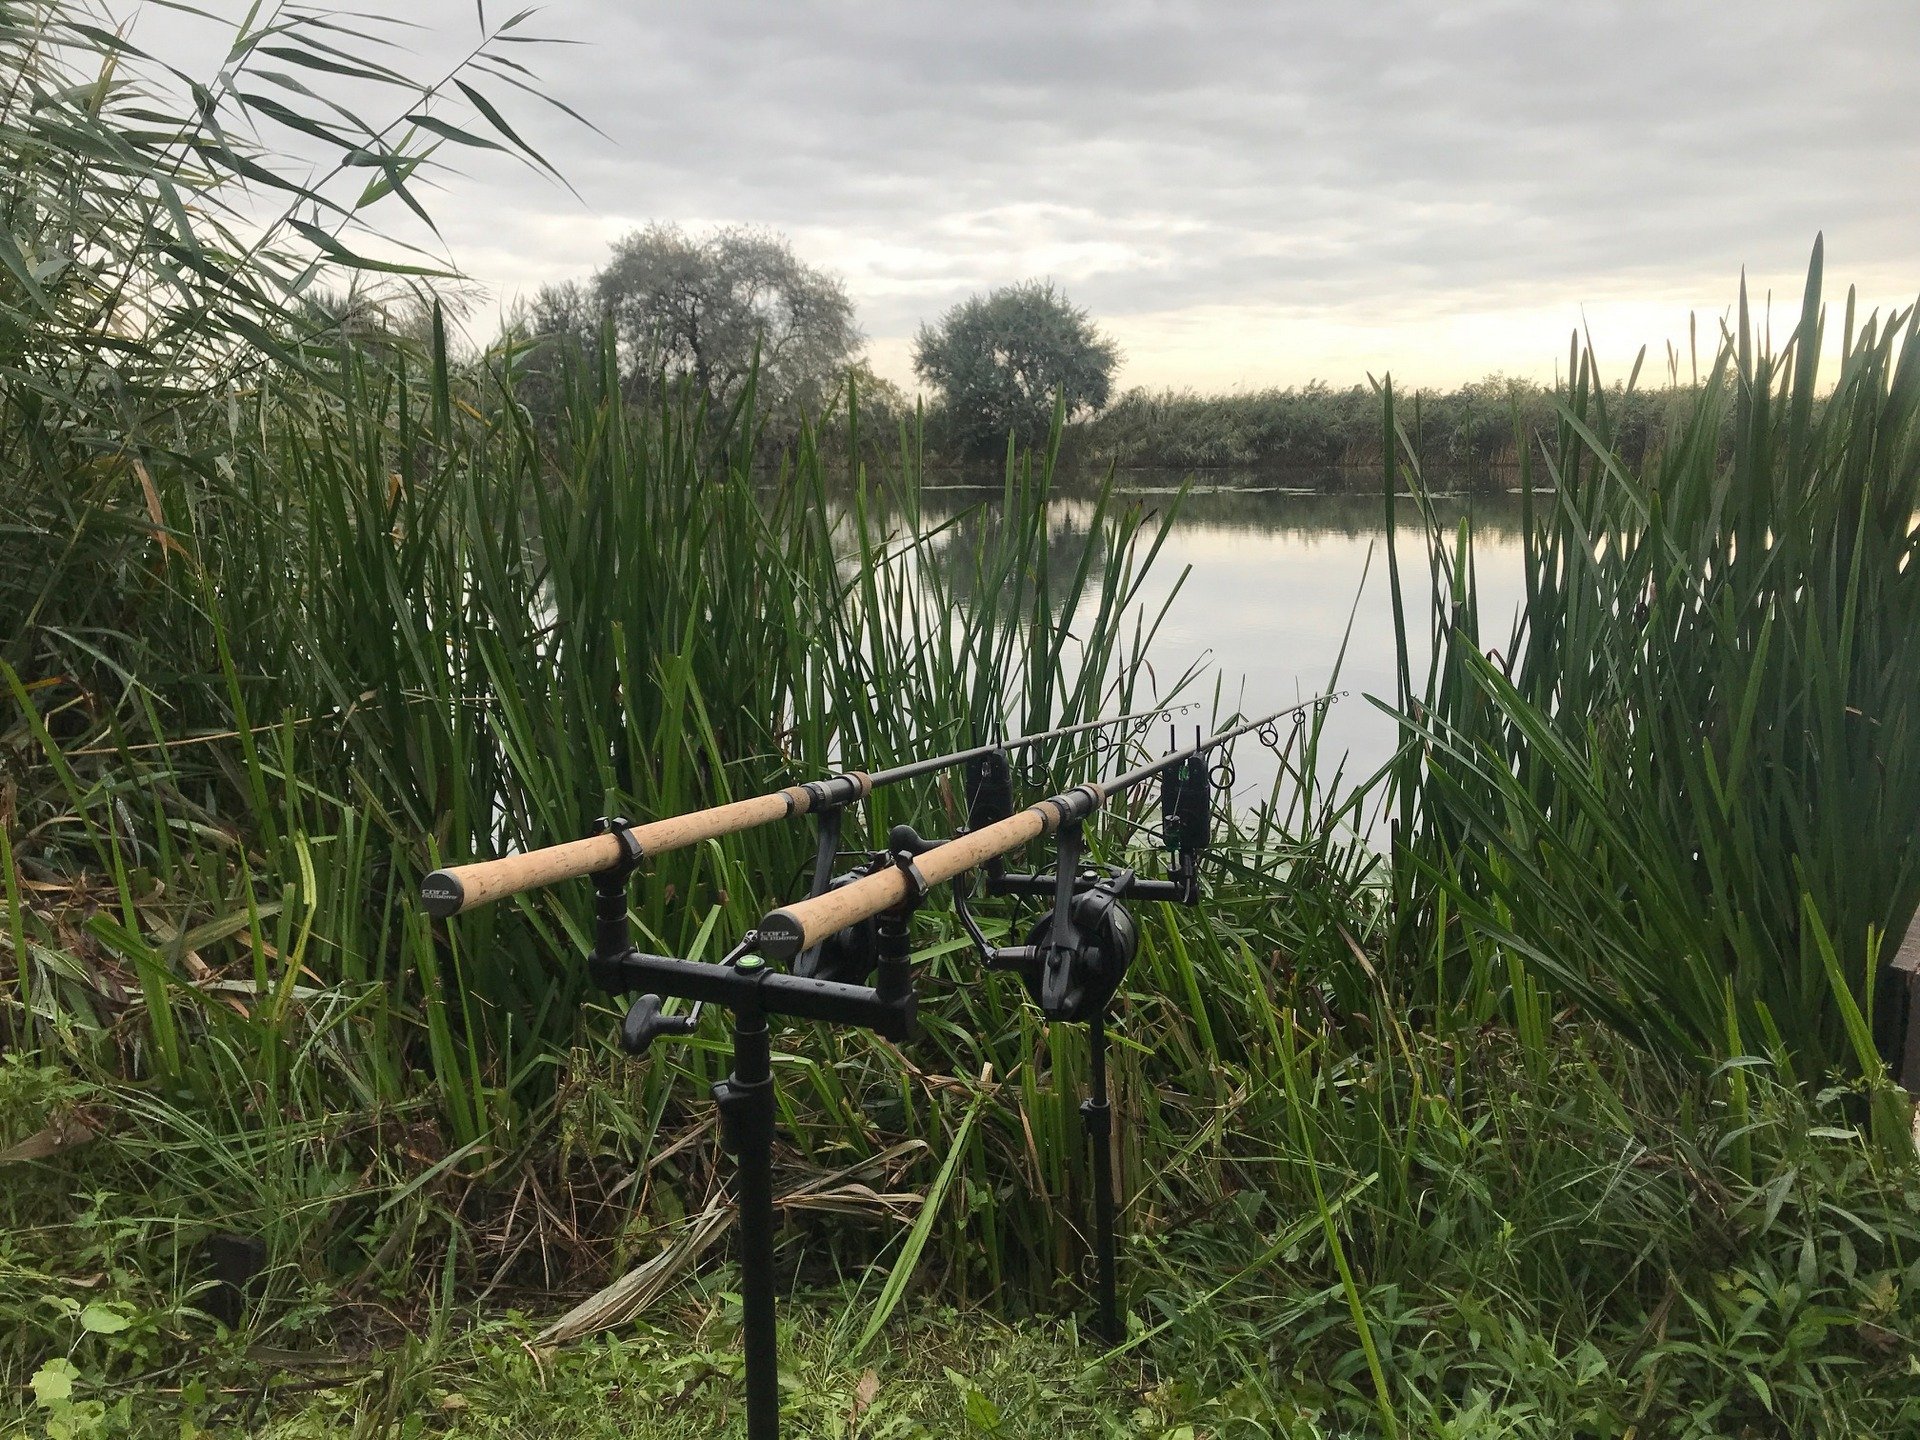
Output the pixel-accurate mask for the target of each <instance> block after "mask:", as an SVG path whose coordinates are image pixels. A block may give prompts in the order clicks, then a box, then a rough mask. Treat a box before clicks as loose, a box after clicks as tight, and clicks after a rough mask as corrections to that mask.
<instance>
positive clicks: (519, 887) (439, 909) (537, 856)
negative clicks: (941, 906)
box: [420, 771, 872, 916]
mask: <svg viewBox="0 0 1920 1440" xmlns="http://www.w3.org/2000/svg"><path fill="white" fill-rule="evenodd" d="M839 778H843V779H846V780H850V781H852V782H854V783H853V785H852V787H851V788H852V789H854V790H857V792H858V793H857V794H856V795H854V796H852V798H854V799H865V798H866V796H867V794H868V793H869V792H870V791H871V789H872V781H871V780H869V778H868V777H867V776H866V775H865V774H864V773H861V772H859V771H854V772H852V773H851V774H849V775H847V776H845V777H839ZM814 795H815V790H814V789H810V788H809V787H808V786H805V785H789V786H788V787H787V788H786V789H784V790H776V791H774V792H773V793H771V794H768V795H756V796H754V797H753V798H752V799H749V800H735V801H732V802H730V803H729V804H726V805H715V806H713V807H711V808H710V809H706V810H695V811H693V812H692V813H690V814H686V815H670V816H668V817H667V818H666V819H664V820H654V821H650V822H649V823H647V824H645V825H635V826H633V827H632V828H631V829H629V830H628V831H627V832H626V833H627V835H628V837H629V838H630V839H631V840H632V841H633V843H634V844H635V845H637V846H638V847H639V853H640V854H641V855H664V854H666V853H667V852H668V851H669V850H680V849H684V848H685V847H687V846H689V845H698V844H699V843H700V842H701V841H703V840H714V839H717V838H719V837H720V836H722V835H733V834H737V833H738V832H739V831H742V830H751V829H753V828H755V827H756V826H759V825H766V824H770V823H771V822H772V821H775V820H781V819H784V818H786V817H787V816H789V815H805V814H807V813H808V812H809V811H810V810H812V809H813V807H814ZM621 853H622V852H621V845H620V841H619V838H618V837H617V836H615V835H613V834H606V835H590V836H588V837H587V838H586V839H584V840H569V841H567V842H566V843H565V844H563V845H548V846H546V847H544V848H543V849H539V850H528V851H526V852H524V853H523V854H519V855H503V856H502V857H501V858H500V859H498V860H476V861H475V862H473V863H472V864H470V865H450V866H448V867H447V868H446V869H443V870H436V871H434V872H433V873H432V874H431V875H429V876H428V877H427V878H426V880H425V881H424V882H423V883H422V884H421V886H420V898H421V900H422V902H423V903H424V904H425V906H426V908H427V911H428V913H429V914H432V915H439V916H448V915H458V914H460V913H461V912H463V911H466V910H472V909H475V908H477V907H478V906H481V905H487V904H491V903H492V902H493V901H495V900H504V899H505V898H506V897H507V896H509V895H518V894H520V893H521V892H522V891H524V890H532V889H535V888H537V887H538V886H541V885H551V884H553V883H554V882H555V881H557V880H573V879H577V878H579V877H580V876H582V875H595V874H598V873H599V872H600V871H602V870H606V869H610V868H611V867H613V866H614V865H617V864H619V863H620V856H621Z"/></svg>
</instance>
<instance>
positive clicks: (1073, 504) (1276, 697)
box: [926, 474, 1524, 805]
mask: <svg viewBox="0 0 1920 1440" xmlns="http://www.w3.org/2000/svg"><path fill="white" fill-rule="evenodd" d="M1180 479H1181V477H1179V476H1174V475H1157V474H1141V475H1133V476H1123V477H1122V478H1121V481H1120V482H1119V486H1118V488H1119V490H1120V492H1121V494H1122V496H1123V497H1124V498H1127V499H1140V500H1142V501H1143V502H1144V503H1146V504H1147V505H1148V506H1149V507H1166V506H1171V505H1173V503H1174V501H1175V499H1176V497H1177V492H1178V490H1179V486H1180ZM1359 483H1360V484H1362V485H1364V484H1365V483H1366V482H1365V481H1364V480H1362V481H1360V482H1359ZM1353 485H1354V481H1353V480H1352V479H1350V478H1349V479H1347V480H1346V482H1345V488H1343V489H1341V490H1339V491H1334V490H1331V489H1327V488H1319V489H1309V488H1303V487H1300V486H1299V485H1297V484H1291V485H1283V484H1276V483H1275V482H1274V481H1273V480H1271V479H1266V480H1259V479H1253V478H1248V479H1245V480H1240V479H1236V480H1235V481H1233V482H1230V483H1218V484H1208V483H1204V482H1202V483H1196V485H1195V486H1194V488H1192V489H1190V490H1189V491H1188V493H1187V495H1186V496H1185V498H1184V499H1183V500H1180V502H1179V504H1178V507H1177V509H1176V510H1175V512H1174V518H1173V521H1172V528H1171V530H1170V533H1169V535H1168V537H1167V542H1166V545H1165V546H1164V548H1163V549H1162V551H1161V553H1160V556H1159V558H1158V559H1157V560H1156V561H1155V562H1154V567H1153V569H1152V571H1151V572H1150V574H1149V577H1148V581H1147V584H1146V586H1145V590H1144V592H1143V602H1144V604H1145V605H1146V607H1147V609H1148V610H1149V611H1153V610H1157V609H1158V608H1159V607H1160V605H1161V604H1162V603H1168V609H1167V613H1166V618H1165V620H1164V621H1163V623H1162V624H1161V627H1160V630H1159V632H1158V634H1157V635H1156V636H1155V637H1154V640H1153V642H1152V645H1151V648H1150V650H1149V652H1148V654H1147V657H1146V658H1147V661H1148V663H1149V665H1150V666H1151V667H1152V671H1153V674H1154V676H1155V677H1157V678H1158V679H1159V681H1160V682H1161V684H1162V685H1165V684H1167V683H1170V682H1171V681H1172V680H1173V679H1174V678H1175V677H1177V676H1179V675H1180V674H1182V673H1183V672H1184V671H1186V670H1187V669H1188V668H1189V667H1193V666H1198V667H1201V668H1202V670H1203V671H1204V677H1205V678H1204V681H1203V683H1202V684H1201V686H1200V687H1199V688H1198V689H1197V690H1196V691H1194V692H1192V693H1194V694H1197V695H1198V696H1200V697H1201V698H1203V699H1204V700H1206V701H1207V702H1209V706H1210V702H1211V699H1212V695H1213V690H1214V683H1215V680H1216V678H1217V679H1218V680H1219V682H1220V684H1221V689H1222V697H1223V699H1222V704H1223V707H1224V708H1225V709H1227V710H1231V709H1235V708H1239V709H1242V710H1244V711H1246V712H1248V713H1259V712H1261V711H1266V710H1273V709H1276V708H1278V707H1279V706H1281V705H1285V704H1288V703H1290V702H1292V701H1295V700H1300V699H1305V698H1307V697H1309V696H1312V695H1316V694H1318V693H1320V692H1321V691H1323V690H1325V689H1327V688H1328V687H1329V684H1330V683H1337V687H1338V688H1339V689H1341V690H1344V691H1346V692H1347V694H1346V698H1345V699H1343V700H1341V701H1340V702H1339V703H1338V704H1337V705H1336V706H1334V707H1333V710H1332V712H1331V713H1330V714H1329V716H1328V719H1327V724H1326V728H1325V730H1324V732H1323V739H1322V744H1321V764H1322V773H1323V774H1326V773H1329V771H1328V769H1327V766H1328V764H1329V761H1330V760H1331V759H1333V758H1336V757H1340V756H1344V757H1345V764H1346V775H1347V777H1348V779H1350V780H1351V779H1358V778H1362V777H1364V776H1366V775H1369V774H1371V773H1373V772H1374V771H1375V770H1377V769H1378V768H1379V767H1380V766H1381V765H1382V764H1384V763H1385V762H1386V761H1387V760H1388V758H1389V757H1390V756H1391V755H1392V753H1393V748H1394V743H1395V739H1396V732H1395V725H1394V722H1393V719H1392V717H1391V716H1390V715H1389V714H1387V713H1386V712H1384V711H1382V710H1381V709H1380V708H1379V707H1378V706H1377V705H1375V704H1374V703H1373V702H1372V701H1371V700H1370V699H1369V698H1368V697H1370V696H1372V697H1378V698H1379V699H1380V700H1381V701H1382V702H1384V703H1385V704H1386V705H1388V706H1392V705H1393V704H1394V703H1395V683H1394V654H1395V646H1394V625H1393V609H1392V598H1391V592H1390V589H1389V585H1388V578H1387V553H1386V510H1385V505H1384V502H1383V501H1382V498H1381V496H1380V493H1379V489H1378V483H1377V481H1375V482H1374V483H1373V488H1372V489H1371V490H1359V491H1356V490H1355V489H1354V488H1353ZM996 496H997V492H993V491H987V490H982V489H975V488H971V487H967V486H953V487H944V488H941V489H938V490H934V489H932V488H931V487H930V488H929V491H928V493H927V495H926V509H927V513H928V514H929V516H931V517H934V518H946V517H948V516H950V515H952V514H953V513H954V512H956V511H959V510H962V509H964V508H966V507H968V506H971V505H978V504H983V503H984V504H992V503H993V502H994V500H995V498H996ZM1090 508H1091V502H1090V501H1084V500H1075V499H1073V498H1071V497H1069V498H1067V499H1064V500H1058V501H1056V502H1055V510H1056V512H1057V517H1058V518H1057V519H1056V522H1055V523H1056V525H1058V526H1060V527H1063V528H1081V529H1084V527H1085V524H1086V517H1087V514H1088V513H1089V511H1090ZM1435 510H1436V513H1437V514H1438V516H1439V518H1440V519H1441V520H1442V521H1443V522H1444V523H1445V524H1446V525H1447V526H1448V527H1449V530H1450V531H1451V530H1452V529H1453V528H1455V527H1457V525H1458V523H1459V521H1460V520H1461V519H1462V518H1467V519H1470V520H1471V522H1472V524H1473V529H1474V535H1475V547H1474V556H1475V563H1476V569H1477V579H1478V583H1479V590H1480V597H1481V633H1482V634H1483V635H1484V636H1486V637H1487V638H1488V640H1489V642H1490V643H1493V644H1498V643H1499V641H1498V639H1496V638H1495V637H1504V636H1505V635H1507V634H1508V633H1509V632H1510V630H1511V628H1512V624H1513V620H1514V617H1515V615H1516V614H1517V612H1518V610H1519V607H1520V604H1521V600H1522V597H1523V595H1524V589H1523V582H1522V574H1521V549H1520V501H1519V497H1518V496H1515V495H1510V494H1504V493H1497V494H1486V495H1473V496H1471V497H1469V496H1460V497H1449V498H1442V499H1440V500H1438V501H1436V503H1435ZM1397 512H1398V513H1397V522H1398V536H1397V541H1398V550H1399V555H1400V564H1401V574H1402V579H1403V584H1404V588H1405V598H1406V605H1407V621H1408V628H1409V631H1410V632H1411V634H1412V637H1413V639H1414V642H1415V644H1414V653H1413V657H1412V658H1413V663H1414V665H1415V667H1416V668H1415V671H1414V675H1415V683H1416V686H1418V685H1419V683H1420V681H1421V677H1422V676H1424V674H1425V667H1426V663H1427V660H1428V655H1429V649H1430V647H1429V646H1428V645H1427V643H1426V640H1425V637H1426V636H1427V634H1428V633H1429V622H1428V604H1429V601H1428V596H1429V594H1430V590H1429V582H1430V572H1429V569H1428V546H1427V542H1426V536H1425V532H1424V527H1423V525H1422V522H1421V520H1420V517H1419V515H1418V514H1417V512H1416V511H1415V510H1414V508H1413V504H1412V502H1411V501H1410V500H1403V501H1402V502H1401V503H1400V504H1399V505H1398V506H1397ZM1170 594H1171V595H1172V599H1171V601H1170V603H1169V602H1168V596H1169V595H1170ZM1077 618H1084V617H1077ZM1343 645H1344V648H1345V656H1344V659H1343V658H1342V653H1341V652H1342V647H1343ZM1336 669H1337V671H1338V678H1337V682H1335V674H1336ZM1154 689H1155V687H1154V686H1153V685H1152V684H1150V683H1149V684H1145V685H1142V686H1141V687H1140V690H1139V694H1140V695H1141V696H1143V697H1144V696H1146V695H1150V694H1152V693H1154ZM1192 718H1193V717H1192V716H1191V715H1190V716H1189V723H1190V722H1191V719H1192ZM1202 718H1204V717H1202ZM1237 749H1238V753H1237V754H1236V756H1235V760H1234V770H1235V776H1236V780H1235V797H1236V799H1237V800H1238V801H1239V803H1241V804H1242V805H1250V804H1251V803H1253V802H1254V801H1256V800H1259V799H1262V798H1264V797H1265V796H1266V795H1267V794H1268V792H1269V790H1270V789H1271V787H1272V785H1273V782H1274V779H1275V775H1276V771H1277V768H1278V765H1277V761H1276V760H1275V758H1274V757H1273V756H1272V755H1271V754H1270V753H1269V752H1267V751H1266V750H1265V749H1263V748H1262V747H1261V746H1259V745H1257V744H1254V743H1252V740H1251V737H1249V739H1248V740H1247V741H1243V742H1242V743H1241V744H1240V745H1239V746H1238V747H1237Z"/></svg>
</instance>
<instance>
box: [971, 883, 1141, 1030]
mask: <svg viewBox="0 0 1920 1440" xmlns="http://www.w3.org/2000/svg"><path fill="white" fill-rule="evenodd" d="M1133 880H1134V875H1133V871H1131V870H1122V871H1120V872H1119V873H1118V874H1115V875H1110V876H1108V877H1107V878H1105V879H1103V880H1101V881H1099V882H1097V883H1096V884H1095V885H1094V886H1093V888H1092V889H1089V890H1082V891H1080V892H1079V893H1078V894H1076V895H1074V897H1073V898H1072V899H1071V900H1069V901H1068V902H1067V906H1066V910H1065V912H1064V914H1063V913H1062V912H1061V911H1059V910H1048V911H1047V912H1046V913H1045V914H1043V915H1042V916H1041V917H1040V918H1039V919H1038V920H1037V921H1035V922H1034V925H1033V928H1032V929H1031V930H1030V931H1028V932H1027V943H1026V944H1025V945H1009V946H1003V947H1001V948H999V949H989V950H988V952H987V957H986V958H987V963H988V964H989V965H990V966H992V967H993V968H994V969H996V970H1017V971H1018V972H1019V974H1020V980H1021V983H1022V984H1024V985H1025V986H1026V987H1027V994H1028V995H1030V996H1031V997H1032V998H1033V1003H1034V1004H1035V1005H1037V1006H1039V1007H1040V1013H1041V1014H1042V1015H1045V1016H1046V1017H1047V1019H1049V1020H1067V1021H1072V1022H1074V1023H1077V1024H1082V1025H1084V1024H1087V1023H1089V1022H1091V1021H1092V1020H1094V1019H1096V1018H1098V1017H1099V1016H1101V1015H1104V1014H1106V1011H1107V1007H1108V1006H1109V1005H1111V1004H1112V1003H1113V997H1114V995H1115V993H1116V992H1117V991H1118V990H1119V989H1120V982H1121V981H1122V980H1124V979H1125V978H1126V975H1127V967H1128V966H1129V965H1131V964H1132V963H1133V957H1134V956H1135V955H1136V954H1138V953H1139V950H1140V931H1139V929H1138V928H1137V927H1136V926H1135V925H1134V923H1133V916H1132V915H1130V914H1128V913H1127V909H1126V907H1125V906H1123V905H1122V904H1121V903H1120V897H1121V896H1123V895H1124V894H1126V892H1127V888H1128V887H1129V886H1130V885H1132V884H1133Z"/></svg>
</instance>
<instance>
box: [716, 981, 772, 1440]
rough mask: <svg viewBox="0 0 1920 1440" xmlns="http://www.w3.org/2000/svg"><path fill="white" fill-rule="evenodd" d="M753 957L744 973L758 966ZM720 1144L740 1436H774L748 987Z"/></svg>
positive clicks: (752, 1006)
mask: <svg viewBox="0 0 1920 1440" xmlns="http://www.w3.org/2000/svg"><path fill="white" fill-rule="evenodd" d="M765 967H766V962H765V961H764V960H762V959H761V958H760V957H759V956H758V955H747V956H743V957H742V958H741V960H740V963H739V969H740V970H741V971H742V972H743V973H747V972H764V970H765ZM713 1098H714V1102H715V1104H717V1105H718V1106H719V1107H720V1143H721V1144H722V1146H724V1147H725V1149H726V1151H727V1153H728V1154H729V1155H731V1156H732V1157H733V1161H734V1196H735V1199H736V1201H737V1204H738V1209H737V1211H736V1213H735V1217H734V1231H735V1233H736V1234H737V1235H738V1236H739V1237H740V1309H741V1331H742V1335H741V1339H742V1344H743V1348H744V1349H745V1351H746V1361H747V1376H746V1379H747V1440H780V1342H779V1337H778V1332H777V1331H776V1329H775V1326H774V1313H773V1237H774V1221H773V1066H772V1063H771V1054H770V1050H769V1042H768V1038H767V1017H766V1014H765V1012H764V1011H763V1010H762V1009H761V1007H760V1003H759V999H758V997H757V996H756V995H755V994H754V992H753V990H752V989H751V988H749V989H747V990H745V991H743V992H742V1000H741V1003H740V1006H739V1008H738V1009H736V1010H735V1011H734V1012H733V1073H732V1074H731V1075H729V1076H728V1077H727V1078H726V1079H725V1080H722V1081H721V1082H720V1083H719V1084H718V1085H715V1086H714V1087H713Z"/></svg>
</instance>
